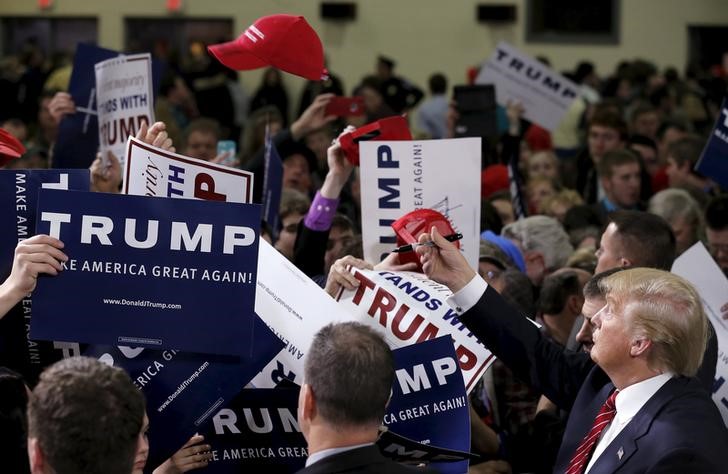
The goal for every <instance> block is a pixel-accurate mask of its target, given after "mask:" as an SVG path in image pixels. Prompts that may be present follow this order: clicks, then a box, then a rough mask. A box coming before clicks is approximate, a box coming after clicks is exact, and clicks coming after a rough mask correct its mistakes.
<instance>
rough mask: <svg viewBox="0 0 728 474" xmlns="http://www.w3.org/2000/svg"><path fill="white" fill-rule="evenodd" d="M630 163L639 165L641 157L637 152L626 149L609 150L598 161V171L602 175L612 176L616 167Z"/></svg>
mask: <svg viewBox="0 0 728 474" xmlns="http://www.w3.org/2000/svg"><path fill="white" fill-rule="evenodd" d="M630 163H636V164H637V165H638V166H639V164H640V158H639V156H638V155H637V154H636V152H634V151H632V150H626V149H622V150H612V151H608V152H606V153H605V154H604V156H602V159H601V160H599V163H597V172H598V173H599V176H600V177H603V178H611V177H612V175H613V174H614V168H616V167H617V166H622V165H627V164H630Z"/></svg>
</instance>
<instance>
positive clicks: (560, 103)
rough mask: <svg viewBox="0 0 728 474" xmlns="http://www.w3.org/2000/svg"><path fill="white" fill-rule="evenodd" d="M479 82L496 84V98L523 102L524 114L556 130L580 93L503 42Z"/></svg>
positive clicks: (570, 84)
mask: <svg viewBox="0 0 728 474" xmlns="http://www.w3.org/2000/svg"><path fill="white" fill-rule="evenodd" d="M475 83H476V84H493V85H495V100H496V102H498V105H500V106H501V107H506V106H507V105H508V103H509V102H519V103H520V104H521V105H523V108H524V112H523V117H524V118H526V119H528V120H530V121H531V122H534V123H536V124H538V125H540V126H542V127H543V128H545V129H547V130H554V129H555V128H556V127H558V126H559V123H560V122H561V119H562V118H563V116H564V114H565V113H566V111H567V110H568V109H569V107H570V106H571V103H572V102H573V101H574V99H576V98H577V97H578V96H579V91H580V88H579V86H578V85H577V84H575V83H574V82H572V81H570V80H569V79H567V78H566V77H564V76H562V75H561V74H559V73H558V72H556V71H554V70H553V69H551V68H549V67H548V66H546V65H545V64H543V63H541V62H539V61H538V60H537V59H536V58H533V57H531V56H529V55H527V54H525V53H523V52H522V51H519V50H518V49H516V48H514V47H513V46H511V45H510V44H508V43H506V42H504V41H501V42H500V43H498V45H497V46H496V47H495V51H493V55H492V56H491V57H490V59H488V61H487V62H486V63H485V64H483V67H481V68H480V73H479V74H478V77H477V78H476V79H475Z"/></svg>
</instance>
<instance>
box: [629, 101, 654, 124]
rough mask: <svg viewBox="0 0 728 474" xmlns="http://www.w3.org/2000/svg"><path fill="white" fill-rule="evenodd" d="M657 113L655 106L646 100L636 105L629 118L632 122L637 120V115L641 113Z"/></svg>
mask: <svg viewBox="0 0 728 474" xmlns="http://www.w3.org/2000/svg"><path fill="white" fill-rule="evenodd" d="M656 113H657V109H656V108H655V106H654V105H652V104H649V103H646V102H641V103H639V104H638V105H637V107H635V108H634V109H633V110H632V113H631V114H629V120H630V122H634V121H635V120H637V117H639V116H640V115H645V114H656Z"/></svg>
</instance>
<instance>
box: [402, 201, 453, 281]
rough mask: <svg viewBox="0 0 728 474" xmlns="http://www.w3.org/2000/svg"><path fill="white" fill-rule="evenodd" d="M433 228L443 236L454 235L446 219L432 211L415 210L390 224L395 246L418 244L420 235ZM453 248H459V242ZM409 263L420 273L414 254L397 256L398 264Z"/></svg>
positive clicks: (420, 267) (420, 268) (408, 253)
mask: <svg viewBox="0 0 728 474" xmlns="http://www.w3.org/2000/svg"><path fill="white" fill-rule="evenodd" d="M433 226H435V227H437V231H438V232H440V234H442V235H443V236H445V235H450V234H454V233H455V230H454V229H453V227H452V225H451V224H450V221H449V220H448V218H447V217H445V216H444V215H443V214H442V213H440V212H438V211H435V210H434V209H416V210H414V211H412V212H408V213H407V214H405V215H403V216H402V217H400V218H399V219H397V220H396V221H394V222H393V223H392V229H394V233H395V234H396V235H397V246H398V247H399V246H402V245H407V244H413V243H415V242H418V241H419V238H420V235H422V234H427V233H429V232H430V229H432V227H433ZM455 246H456V247H457V248H460V242H457V241H456V242H455ZM409 262H413V263H416V264H417V270H418V271H420V272H422V265H421V264H420V259H419V257H418V256H417V254H416V253H415V252H405V253H400V254H399V263H400V264H405V263H409Z"/></svg>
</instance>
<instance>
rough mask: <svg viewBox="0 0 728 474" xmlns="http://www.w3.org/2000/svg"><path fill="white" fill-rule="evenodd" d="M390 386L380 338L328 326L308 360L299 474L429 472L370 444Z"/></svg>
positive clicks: (388, 357) (349, 326)
mask: <svg viewBox="0 0 728 474" xmlns="http://www.w3.org/2000/svg"><path fill="white" fill-rule="evenodd" d="M393 381H394V361H393V358H392V353H391V351H390V350H389V347H388V346H387V343H386V342H385V341H384V338H383V337H382V336H381V335H380V334H379V333H377V332H376V331H374V330H373V329H371V328H369V327H367V326H364V325H362V324H359V323H354V322H351V323H341V324H329V325H328V326H325V327H324V328H322V329H321V330H320V331H319V332H318V333H317V334H316V336H315V337H314V340H313V342H312V343H311V348H310V349H309V351H308V353H307V354H306V362H305V366H304V384H303V385H302V386H301V393H300V395H299V398H298V423H299V425H300V427H301V432H302V433H303V435H304V437H305V438H306V441H307V442H308V453H309V457H308V460H307V461H306V467H305V468H304V469H302V470H301V471H299V474H318V473H321V474H323V473H327V474H329V473H337V472H347V473H354V472H360V473H382V474H412V473H418V472H419V473H422V472H431V471H426V470H421V469H416V468H411V467H407V466H403V465H400V464H398V463H396V462H395V461H392V460H390V459H387V458H385V457H384V456H382V454H381V453H380V452H379V448H378V447H377V446H376V445H375V444H374V442H375V441H376V440H377V436H378V430H379V425H380V424H381V423H382V420H383V418H384V413H385V408H386V405H387V402H388V401H389V396H390V393H391V389H392V382H393Z"/></svg>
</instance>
